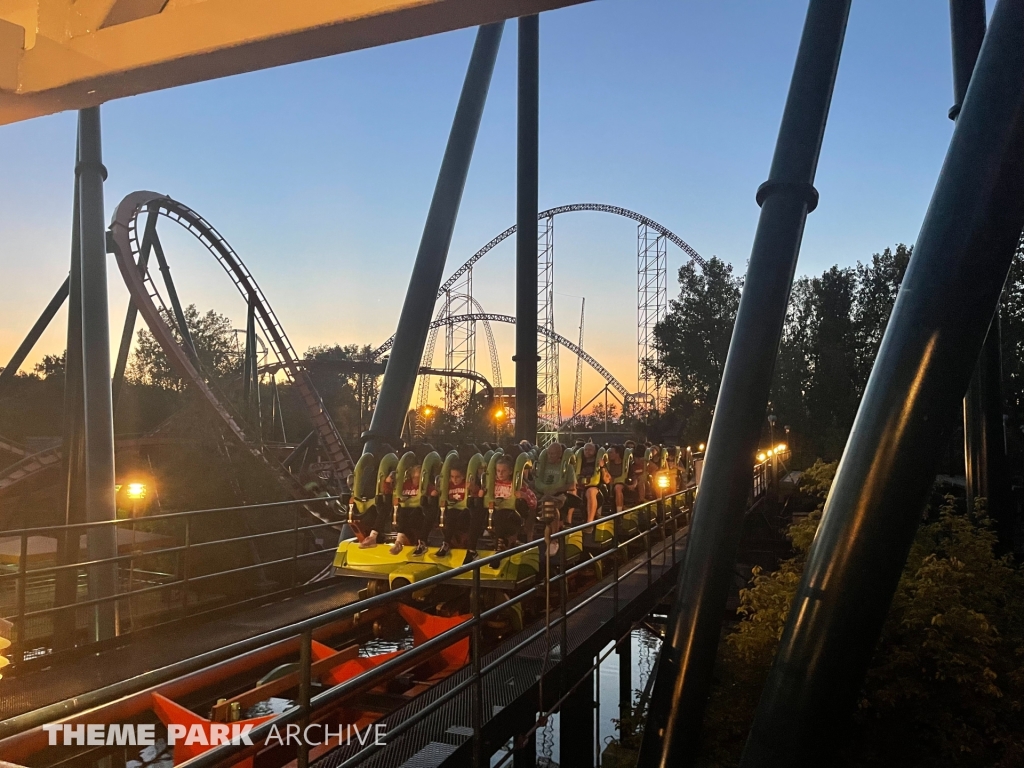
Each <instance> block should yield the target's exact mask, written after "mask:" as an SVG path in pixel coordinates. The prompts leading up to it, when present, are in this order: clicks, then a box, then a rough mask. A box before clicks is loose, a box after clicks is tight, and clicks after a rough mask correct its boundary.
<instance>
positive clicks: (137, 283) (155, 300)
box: [110, 191, 352, 472]
mask: <svg viewBox="0 0 1024 768" xmlns="http://www.w3.org/2000/svg"><path fill="white" fill-rule="evenodd" d="M144 210H149V211H153V210H156V211H157V213H159V214H160V215H162V216H165V217H167V218H168V219H170V220H171V221H174V222H175V223H177V224H179V225H181V226H182V227H184V228H185V229H186V230H188V231H189V232H190V233H191V234H192V235H193V236H195V238H196V239H197V240H199V241H200V242H201V243H202V244H203V245H204V246H206V249H207V250H208V251H210V253H211V254H212V255H213V256H214V258H216V259H217V261H218V263H219V264H220V265H221V267H223V268H224V271H225V272H227V274H228V276H229V277H230V278H231V280H232V282H233V283H234V284H235V287H236V288H238V292H239V293H240V294H241V296H242V298H243V299H244V300H245V301H246V302H247V303H248V302H250V301H252V302H253V303H254V304H255V308H256V320H257V322H258V323H259V325H260V329H261V330H262V331H263V334H264V336H265V337H266V338H267V339H268V340H269V341H270V345H271V347H272V348H273V350H274V353H275V354H276V355H277V357H278V359H279V360H280V361H281V363H282V367H283V369H284V371H285V373H286V374H287V376H288V378H289V379H290V380H291V381H292V382H293V383H294V384H295V386H296V389H297V390H298V392H299V394H300V396H301V398H302V402H303V404H304V405H305V406H306V410H307V412H308V413H309V416H310V419H311V421H312V423H313V426H314V428H315V429H316V430H317V434H318V436H319V437H320V440H321V443H322V444H323V446H324V448H325V450H326V451H327V454H328V456H329V458H330V460H331V461H332V462H333V463H334V465H335V467H336V468H337V469H338V471H339V472H343V471H345V470H347V469H350V468H351V467H352V459H351V457H350V456H349V453H348V449H347V448H346V447H345V444H344V442H343V441H342V439H341V436H340V435H339V434H338V430H337V428H336V427H335V426H334V423H333V422H332V421H331V417H330V415H329V414H328V413H327V410H326V409H325V408H324V406H323V402H322V401H321V400H320V396H319V394H317V391H316V389H315V388H314V387H313V383H312V381H311V380H310V378H309V374H308V373H307V372H306V370H305V369H304V368H303V367H302V365H301V364H300V360H299V358H298V355H296V354H295V350H294V348H293V347H292V345H291V342H289V341H288V337H287V336H285V333H284V329H283V328H282V327H281V323H280V322H279V321H278V319H277V317H276V315H274V312H273V310H272V309H271V308H270V304H269V302H268V301H267V299H266V297H265V296H264V295H263V292H262V291H261V290H260V288H259V286H258V285H257V284H256V281H255V279H253V277H252V275H251V274H250V273H249V270H248V269H247V268H246V266H245V264H243V263H242V260H241V259H240V258H239V257H238V254H236V253H235V251H234V250H233V249H232V248H231V246H230V245H228V243H227V241H226V240H225V239H224V238H223V237H222V236H221V235H220V233H219V232H217V230H216V229H215V228H214V227H213V226H212V225H211V224H210V223H209V222H207V221H206V220H205V219H204V218H203V217H202V216H200V215H199V214H198V213H196V212H195V211H193V210H192V209H191V208H189V207H188V206H186V205H184V204H182V203H179V202H177V201H176V200H173V199H171V198H170V197H167V196H166V195H161V194H158V193H156V192H146V191H140V192H133V193H131V194H130V195H128V196H127V197H125V198H124V200H122V201H121V203H120V204H119V205H118V206H117V209H116V210H115V212H114V217H113V221H112V222H111V225H110V231H111V234H112V235H113V239H114V244H115V246H116V247H115V249H114V255H115V258H116V260H117V265H118V268H119V269H120V270H121V276H122V277H123V278H124V281H125V284H126V285H127V286H128V291H129V292H130V293H131V296H132V301H134V302H135V306H136V307H138V309H139V312H141V313H142V316H143V318H144V319H145V320H146V324H147V325H148V326H149V329H150V331H151V332H152V333H153V336H154V337H155V338H156V340H157V341H158V342H159V344H160V346H161V347H162V348H163V350H164V353H165V354H166V355H167V357H168V359H169V360H170V362H171V364H172V365H173V366H174V367H175V368H176V369H177V370H178V372H179V373H180V374H182V375H183V376H184V377H185V378H187V379H188V380H189V381H191V382H192V384H193V385H195V386H196V387H197V388H198V389H199V391H200V392H201V393H202V394H203V396H204V397H205V398H206V400H207V402H208V403H209V404H210V406H211V407H212V408H213V409H214V410H215V411H216V412H217V414H218V415H219V416H220V418H221V420H222V421H224V423H225V424H226V425H227V427H228V429H230V430H231V432H232V433H233V434H234V435H235V436H236V437H237V438H238V439H239V440H240V441H241V442H242V444H243V445H245V446H246V447H247V448H248V449H249V450H250V451H251V452H252V453H253V454H255V455H257V456H260V457H262V452H261V451H260V450H259V447H258V444H257V443H256V442H254V441H252V440H250V439H249V438H248V437H247V435H246V434H245V432H244V430H243V429H242V426H241V425H240V423H239V420H238V419H236V418H235V416H234V415H233V414H232V413H231V411H230V410H229V408H228V406H227V405H226V404H225V403H223V402H221V400H220V399H219V398H218V397H217V396H216V395H215V394H214V392H213V390H212V389H211V388H210V386H209V385H208V384H207V383H206V380H205V379H204V378H203V376H202V374H201V372H200V371H199V370H198V369H197V368H196V367H195V366H194V365H193V363H192V361H191V359H190V358H189V356H188V354H187V353H186V352H185V350H184V349H183V348H182V347H181V345H180V344H179V343H178V341H177V339H175V337H174V335H173V333H172V332H171V329H170V327H169V326H168V325H167V322H166V320H165V318H166V317H168V316H169V314H168V311H167V308H166V306H165V305H164V303H163V299H162V298H161V296H160V293H159V291H158V290H157V287H156V285H155V284H154V282H153V279H152V277H151V276H150V273H149V272H148V271H147V272H146V273H145V274H140V273H139V269H138V267H137V266H136V263H137V259H138V254H139V250H140V240H141V237H140V232H139V229H140V228H139V216H140V214H142V212H143V211H144Z"/></svg>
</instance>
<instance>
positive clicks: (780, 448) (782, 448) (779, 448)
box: [775, 443, 786, 453]
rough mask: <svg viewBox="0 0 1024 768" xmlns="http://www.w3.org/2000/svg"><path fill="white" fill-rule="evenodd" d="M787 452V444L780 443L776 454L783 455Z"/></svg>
mask: <svg viewBox="0 0 1024 768" xmlns="http://www.w3.org/2000/svg"><path fill="white" fill-rule="evenodd" d="M785 450H786V444H785V443H779V444H778V446H776V448H775V452H776V453H782V452H783V451H785Z"/></svg>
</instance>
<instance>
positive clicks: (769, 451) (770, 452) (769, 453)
mask: <svg viewBox="0 0 1024 768" xmlns="http://www.w3.org/2000/svg"><path fill="white" fill-rule="evenodd" d="M767 453H768V455H769V456H771V455H772V449H771V448H769V449H768V451H767Z"/></svg>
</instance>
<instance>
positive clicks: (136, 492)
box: [124, 481, 149, 624]
mask: <svg viewBox="0 0 1024 768" xmlns="http://www.w3.org/2000/svg"><path fill="white" fill-rule="evenodd" d="M148 490H149V489H148V488H147V487H146V484H145V483H142V482H138V481H136V482H134V483H128V485H127V487H126V488H125V494H124V495H125V496H127V497H128V500H129V501H130V502H131V503H132V511H131V521H132V545H131V546H132V551H131V556H130V557H129V558H128V621H130V622H132V623H133V624H134V622H135V616H134V613H133V611H132V589H133V586H134V581H135V520H136V518H138V516H139V502H140V501H142V500H144V499H145V498H146V493H147V492H148Z"/></svg>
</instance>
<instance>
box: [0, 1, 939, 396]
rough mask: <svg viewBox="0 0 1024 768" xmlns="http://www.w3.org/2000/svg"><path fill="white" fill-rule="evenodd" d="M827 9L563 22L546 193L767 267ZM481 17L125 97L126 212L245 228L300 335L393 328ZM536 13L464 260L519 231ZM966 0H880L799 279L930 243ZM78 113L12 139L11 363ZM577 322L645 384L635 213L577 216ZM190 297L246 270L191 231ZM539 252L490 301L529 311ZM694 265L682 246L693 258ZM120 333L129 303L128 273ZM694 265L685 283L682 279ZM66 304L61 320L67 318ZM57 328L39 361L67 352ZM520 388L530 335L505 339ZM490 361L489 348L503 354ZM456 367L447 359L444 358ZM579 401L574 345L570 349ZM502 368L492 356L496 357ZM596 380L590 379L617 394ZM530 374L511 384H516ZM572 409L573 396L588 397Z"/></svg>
mask: <svg viewBox="0 0 1024 768" xmlns="http://www.w3.org/2000/svg"><path fill="white" fill-rule="evenodd" d="M806 8H807V3H806V0H774V1H773V2H770V3H766V2H754V1H753V0H687V1H685V2H683V1H682V0H595V2H591V3H586V4H583V5H580V6H576V7H572V8H567V9H563V10H560V11H554V12H551V13H547V14H545V15H544V16H543V17H542V19H541V77H542V83H541V121H542V125H541V169H540V201H541V206H542V207H548V206H553V205H560V204H565V203H573V202H601V203H612V204H616V205H621V206H624V207H627V208H631V209H634V210H637V211H640V212H641V213H644V214H646V215H648V216H650V217H652V218H654V219H656V220H657V221H659V222H661V223H662V224H664V225H666V226H667V227H669V228H670V229H672V230H673V231H675V232H676V233H677V234H679V235H680V236H681V237H682V238H683V239H684V240H686V241H687V242H688V243H690V245H692V246H693V247H694V248H696V249H697V251H699V252H700V253H701V254H702V255H705V256H711V255H718V256H720V257H722V258H724V259H726V260H728V261H729V262H731V263H732V264H734V265H735V268H736V270H737V271H738V272H742V271H743V270H744V268H745V264H746V260H747V258H748V256H749V252H750V246H751V242H752V239H753V233H754V229H755V227H756V224H757V216H758V208H757V206H756V204H755V202H754V192H755V190H756V188H757V186H758V185H759V184H760V183H761V182H762V181H764V179H765V178H766V175H767V172H768V167H769V163H770V160H771V153H772V149H773V146H774V142H775V137H776V133H777V131H778V124H779V119H780V116H781V113H782V108H783V104H784V100H785V95H786V90H787V87H788V84H789V78H790V74H791V71H792V66H793V61H794V58H795V55H796V48H797V44H798V41H799V35H800V31H801V26H802V22H803V16H804V13H805V12H806ZM473 36H474V32H473V31H472V30H464V31H460V32H454V33H449V34H445V35H439V36H435V37H432V38H426V39H421V40H413V41H409V42H405V43H400V44H396V45H392V46H387V47H384V48H378V49H374V50H369V51H360V52H355V53H350V54H345V55H342V56H337V57H333V58H329V59H322V60H318V61H313V62H306V63H303V64H296V65H292V66H289V67H283V68H279V69H275V70H270V71H265V72H256V73H251V74H247V75H241V76H237V77H233V78H228V79H224V80H219V81H215V82H210V83H203V84H197V85H192V86H187V87H184V88H179V89H176V90H172V91H164V92H160V93H154V94H148V95H144V96H138V97H134V98H130V99H124V100H121V101H118V102H113V103H110V104H108V105H106V106H105V107H104V108H103V129H104V142H105V143H104V153H105V158H104V159H105V162H106V165H107V167H108V169H109V174H110V175H109V179H108V182H107V185H106V197H107V215H108V217H109V215H110V212H111V211H112V210H113V208H114V206H115V205H116V203H117V202H118V201H119V200H120V199H121V198H122V197H123V196H124V195H126V194H127V193H129V192H131V191H133V190H136V189H153V190H157V191H160V192H164V193H167V194H170V195H172V196H173V197H175V198H177V199H179V200H181V201H182V202H184V203H186V204H188V205H190V206H191V207H193V208H195V209H196V210H197V211H199V212H200V213H201V214H203V215H204V216H205V217H206V218H207V219H208V220H209V221H211V222H212V223H213V224H214V225H215V226H216V227H217V228H218V229H219V230H220V231H221V233H222V234H223V235H224V236H225V237H226V238H227V239H228V240H229V242H231V243H232V245H233V246H234V247H235V249H236V250H237V251H238V252H239V254H240V255H241V256H242V258H243V259H244V260H245V261H246V263H247V264H248V265H249V268H250V269H251V271H252V272H253V274H254V275H255V276H256V278H257V280H258V281H259V282H260V284H261V286H262V288H263V290H264V292H265V293H266V294H267V296H268V297H269V299H270V301H271V303H272V305H273V306H274V309H275V311H276V312H277V314H278V316H279V317H280V319H281V321H282V323H283V324H284V327H285V329H286V330H287V332H288V334H289V336H290V337H291V340H292V342H293V344H294V345H295V347H296V348H298V349H299V350H300V351H301V350H304V349H305V348H306V347H308V346H309V345H312V344H322V343H379V342H381V341H383V340H384V339H385V338H386V337H387V336H389V335H390V334H391V333H392V331H393V328H394V325H395V322H396V321H397V317H398V313H399V310H400V306H401V302H402V300H403V297H404V295H405V290H406V285H407V281H408V276H409V274H410V272H411V269H412V259H413V257H414V255H415V252H416V247H417V245H418V242H419V236H420V232H421V228H422V225H423V220H424V217H425V215H426V210H427V206H428V203H429V200H430V195H431V192H432V190H433V185H434V180H435V177H436V173H437V168H438V166H439V164H440V159H441V155H442V152H443V150H444V145H445V141H446V139H447V134H448V130H449V127H450V123H451V118H452V115H453V113H454V109H455V103H456V100H457V98H458V94H459V89H460V87H461V83H462V78H463V76H464V74H465V67H466V64H467V61H468V57H469V52H470V49H471V46H472V42H473ZM515 46H516V25H515V23H514V22H512V23H509V24H508V25H507V26H506V31H505V37H504V40H503V44H502V49H501V53H500V56H499V59H498V63H497V68H496V72H495V76H494V81H493V83H492V87H491V92H490V97H489V101H488V104H487V109H486V112H485V114H484V119H483V124H482V126H481V131H480V137H479V141H478V143H477V148H476V155H475V158H474V162H473V167H472V170H471V173H470V177H469V182H468V185H467V188H466V194H465V197H464V200H463V204H462V210H461V214H460V217H459V221H458V227H457V229H456V233H455V238H454V241H453V244H452V250H451V253H450V255H449V261H448V268H447V269H446V273H448V272H451V271H452V270H454V269H455V268H456V267H457V266H458V265H459V264H461V263H462V262H463V261H465V259H466V258H468V257H469V256H470V255H471V254H472V253H473V252H474V251H476V250H477V249H478V248H479V247H480V246H481V245H483V244H484V243H485V242H487V241H488V240H489V239H490V238H491V237H493V236H494V235H495V234H497V233H498V232H500V231H501V230H503V229H505V228H506V227H508V226H509V225H510V224H512V223H513V222H514V220H515V82H516V78H515ZM951 80H952V75H951V63H950V50H949V19H948V6H947V3H943V2H935V0H858V2H856V3H854V6H853V12H852V15H851V19H850V26H849V30H848V34H847V42H846V46H845V49H844V54H843V60H842V64H841V67H840V71H839V79H838V83H837V86H836V93H835V98H834V100H833V106H832V112H831V116H830V119H829V125H828V130H827V133H826V138H825V145H824V149H823V152H822V158H821V162H820V165H819V169H818V177H817V182H816V185H817V187H818V189H819V191H820V193H821V203H820V206H819V207H818V209H817V211H816V212H814V213H813V214H812V215H811V217H810V219H809V221H808V224H807V229H806V234H805V237H804V244H803V250H802V255H801V259H800V265H799V267H798V273H802V274H803V273H812V272H820V271H821V270H823V269H825V268H826V267H828V266H830V265H832V264H835V263H839V264H842V265H849V264H853V263H855V262H856V261H858V260H866V259H868V258H870V256H871V254H872V253H873V252H876V251H879V250H881V249H883V248H885V247H886V246H890V245H893V244H895V243H897V242H908V243H909V242H913V241H914V239H915V238H916V236H917V231H918V229H919V227H920V223H921V220H922V217H923V215H924V211H925V208H926V206H927V202H928V199H929V196H930V194H931V190H932V187H933V186H934V183H935V179H936V177H937V174H938V171H939V168H940V166H941V163H942V159H943V156H944V154H945V150H946V146H947V144H948V141H949V137H950V134H951V131H952V123H951V122H950V121H949V120H948V119H947V117H946V112H947V110H948V108H949V106H950V104H951V100H952V85H951ZM74 129H75V116H74V115H73V114H63V115H56V116H52V117H46V118H39V119H36V120H32V121H29V122H26V123H21V124H16V125H10V126H5V127H2V128H0V169H3V172H2V173H0V270H2V275H3V279H2V280H0V358H2V359H4V360H6V359H7V358H8V357H9V355H10V354H11V352H12V351H13V349H14V348H15V346H16V345H17V344H18V343H19V342H20V340H21V338H22V337H23V335H24V333H25V331H26V330H27V329H28V327H29V326H30V325H31V323H32V322H33V321H34V319H35V317H36V316H37V315H38V313H39V311H40V310H41V309H42V307H43V306H44V305H45V303H46V301H47V300H48V298H49V296H50V295H52V293H53V291H54V290H55V289H56V287H57V286H58V285H59V284H60V282H61V280H62V279H63V277H64V275H65V274H66V271H67V262H68V249H69V239H70V235H69V229H70V221H71V211H70V207H71V184H72V165H73V159H74ZM556 222H557V223H556V243H557V246H556V291H557V292H558V294H559V295H558V296H556V308H557V322H558V330H559V331H560V332H561V333H563V334H564V335H566V336H569V337H573V338H574V337H575V336H576V335H577V334H578V323H579V298H577V297H579V296H586V297H587V319H586V327H587V333H586V341H585V347H586V348H587V350H588V351H589V352H591V353H592V354H593V355H594V356H595V357H597V358H598V359H599V360H600V361H601V362H602V363H604V364H605V365H606V366H607V367H608V368H610V369H611V370H612V372H613V373H614V374H616V376H618V377H619V378H620V379H621V380H622V381H623V382H624V383H625V384H626V385H627V386H628V387H632V386H633V385H634V383H635V381H636V370H635V368H636V366H635V360H636V352H635V349H636V310H635V284H636V278H635V252H636V251H635V248H636V242H635V241H636V230H635V226H634V225H633V224H632V223H631V222H629V221H626V220H624V219H618V218H615V217H609V216H601V215H598V214H574V215H567V216H563V217H560V218H559V219H557V220H556ZM168 240H169V243H170V246H173V247H170V246H169V247H168V252H169V258H170V260H171V263H172V269H173V270H174V274H175V277H176V278H177V280H178V282H179V284H180V285H179V292H180V293H181V294H182V296H183V299H184V301H185V302H186V303H188V302H194V303H196V304H197V305H198V306H199V307H200V308H201V309H207V308H215V309H217V310H218V311H222V312H225V313H227V314H229V315H230V316H231V317H232V318H233V319H234V320H235V322H236V324H237V325H238V326H239V327H241V326H242V325H243V324H244V314H243V312H242V309H241V303H240V302H239V301H238V300H237V298H236V297H235V296H232V295H231V294H230V292H229V290H228V289H229V288H230V286H229V283H228V282H227V278H226V277H225V276H224V275H223V274H222V273H219V272H218V268H217V267H215V266H214V265H212V264H211V263H210V262H209V261H208V260H204V259H203V256H202V254H201V253H200V252H199V251H198V250H197V249H196V248H195V247H194V246H193V245H191V244H190V243H188V242H187V241H186V240H185V239H183V238H173V237H170V236H169V237H168ZM513 259H514V245H513V241H512V240H509V241H507V242H506V243H505V244H504V245H503V246H501V247H499V248H498V249H495V251H493V252H492V253H491V254H490V255H488V257H487V258H486V259H485V260H484V261H483V262H481V264H480V266H479V268H478V269H477V271H476V273H475V284H476V291H475V293H476V296H477V298H478V299H479V300H480V301H481V303H482V304H483V305H484V307H485V308H486V309H488V310H489V311H492V312H503V313H509V314H512V313H513V306H514V287H513V281H512V270H513V265H512V261H513ZM681 263H682V254H681V252H679V251H677V250H675V249H671V250H670V252H669V264H670V271H671V272H673V273H674V271H675V269H677V268H678V266H679V265H680V264H681ZM111 267H112V268H111V272H110V279H111V283H110V285H111V289H110V295H111V316H112V328H114V329H115V332H117V333H119V329H120V325H121V317H122V316H123V310H124V306H125V303H126V301H127V293H126V291H125V290H124V288H123V286H122V285H121V283H120V278H119V277H118V275H117V274H116V270H115V269H113V266H112V265H111ZM674 285H675V280H674V276H673V275H670V281H669V292H670V294H672V293H673V292H674ZM63 323H64V315H63V314H62V315H60V316H59V317H58V320H57V321H56V322H55V326H63ZM63 333H64V331H63V327H56V328H54V329H52V330H51V331H50V332H49V333H48V334H47V335H46V336H45V337H44V339H43V340H42V342H41V343H40V345H39V347H38V348H37V350H36V354H35V355H34V357H35V358H36V359H37V358H38V357H39V356H40V355H41V354H42V353H44V352H59V351H60V350H61V349H63V347H64V342H63ZM496 334H497V336H498V346H499V353H500V356H501V358H502V361H503V368H504V371H505V373H504V375H505V377H506V379H510V378H511V377H512V365H511V362H510V358H511V355H512V353H513V349H512V338H513V336H512V332H511V331H510V330H509V329H500V330H499V329H496ZM485 359H486V358H485V357H483V351H482V350H481V362H484V361H485ZM439 360H440V359H438V361H439ZM562 367H563V372H564V373H563V392H570V393H571V381H572V378H571V377H572V371H573V370H574V368H575V362H574V359H573V358H571V357H569V356H568V355H563V358H562ZM485 372H486V367H485ZM596 381H597V379H596V378H594V377H592V376H590V375H589V374H588V376H587V378H586V379H585V383H586V388H587V389H588V390H590V391H593V389H594V388H595V387H596V386H598V385H597V384H596ZM506 383H508V382H506ZM563 398H564V396H563Z"/></svg>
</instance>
